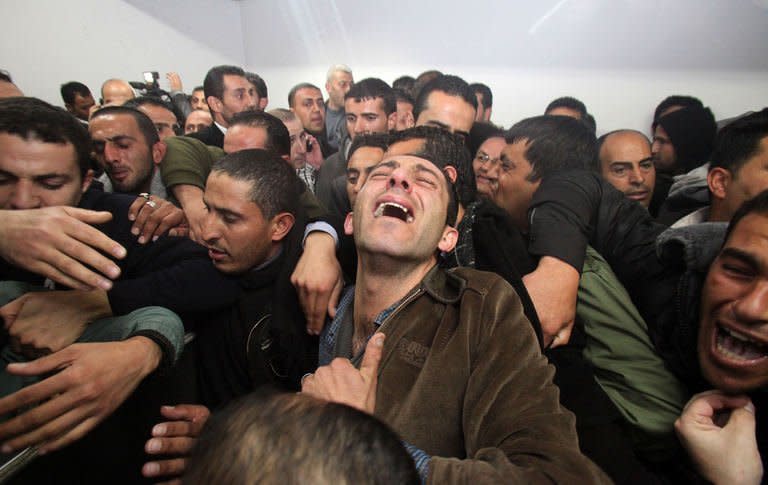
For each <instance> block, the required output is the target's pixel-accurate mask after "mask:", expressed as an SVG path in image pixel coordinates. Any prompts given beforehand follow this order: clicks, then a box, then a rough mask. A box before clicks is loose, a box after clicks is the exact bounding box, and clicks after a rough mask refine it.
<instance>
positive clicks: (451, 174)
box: [443, 165, 459, 184]
mask: <svg viewBox="0 0 768 485" xmlns="http://www.w3.org/2000/svg"><path fill="white" fill-rule="evenodd" d="M443 171H444V172H445V174H446V175H447V176H448V179H449V180H450V181H451V183H452V184H455V183H456V180H458V178H459V174H458V173H457V172H456V167H454V166H453V165H448V166H447V167H445V168H444V169H443Z"/></svg>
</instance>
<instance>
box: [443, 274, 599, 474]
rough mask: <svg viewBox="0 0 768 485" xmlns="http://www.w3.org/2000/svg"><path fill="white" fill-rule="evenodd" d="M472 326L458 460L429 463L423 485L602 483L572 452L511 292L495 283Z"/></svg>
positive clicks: (547, 372)
mask: <svg viewBox="0 0 768 485" xmlns="http://www.w3.org/2000/svg"><path fill="white" fill-rule="evenodd" d="M478 298H480V296H478ZM475 308H476V307H475ZM477 318H478V320H479V321H478V325H476V326H474V328H476V329H477V335H476V336H475V337H474V340H475V341H476V344H477V346H476V348H475V351H474V352H471V353H470V358H471V366H472V370H471V374H470V380H469V382H468V385H467V388H466V392H465V394H464V396H463V405H462V407H463V410H464V411H463V416H462V427H463V434H464V442H465V451H466V458H465V459H457V458H443V457H438V456H433V457H432V458H431V460H430V473H429V479H428V483H433V484H438V483H472V484H482V483H609V482H610V480H609V479H608V478H607V477H606V476H605V475H604V474H603V473H602V471H601V470H600V469H599V468H598V467H597V466H596V465H594V464H593V463H592V462H591V461H590V460H589V459H588V458H587V457H585V456H584V455H582V454H581V452H580V451H579V445H578V440H577V437H576V429H575V420H574V417H573V415H572V414H571V413H570V412H569V411H567V410H565V409H564V408H562V407H561V406H560V403H559V391H558V389H557V387H556V386H555V385H554V384H553V382H552V376H553V374H554V368H553V367H552V366H551V365H549V364H548V363H547V360H546V358H545V357H544V356H543V355H542V354H541V352H540V351H539V345H538V342H537V341H536V337H535V335H534V333H533V330H532V329H531V326H530V324H529V323H528V322H527V321H526V319H525V317H524V315H523V312H522V307H521V305H520V302H519V300H518V298H517V297H516V295H515V293H514V290H513V289H512V288H511V287H510V286H509V285H508V284H506V282H504V281H502V280H498V281H497V282H496V283H495V284H494V285H493V286H491V287H490V289H489V291H488V294H487V296H485V302H484V304H483V305H482V308H481V312H480V314H479V315H477Z"/></svg>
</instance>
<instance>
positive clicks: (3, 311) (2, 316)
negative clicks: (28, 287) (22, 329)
mask: <svg viewBox="0 0 768 485" xmlns="http://www.w3.org/2000/svg"><path fill="white" fill-rule="evenodd" d="M23 306H24V303H23V296H22V297H19V298H17V299H15V300H13V301H11V302H10V303H7V304H6V305H4V306H2V307H0V321H2V322H4V324H5V328H6V330H7V329H10V328H11V326H12V325H13V322H15V321H16V317H18V316H19V311H21V308H22V307H23Z"/></svg>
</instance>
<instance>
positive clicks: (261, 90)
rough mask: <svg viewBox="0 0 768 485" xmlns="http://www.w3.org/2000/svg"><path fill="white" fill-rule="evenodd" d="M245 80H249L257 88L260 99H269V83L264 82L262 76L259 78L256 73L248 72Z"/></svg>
mask: <svg viewBox="0 0 768 485" xmlns="http://www.w3.org/2000/svg"><path fill="white" fill-rule="evenodd" d="M245 79H247V80H248V82H249V83H251V84H253V85H254V86H255V87H256V93H257V94H258V95H259V97H260V98H266V97H267V94H268V91H267V83H265V82H264V79H262V78H261V76H259V75H258V74H256V73H255V72H246V73H245Z"/></svg>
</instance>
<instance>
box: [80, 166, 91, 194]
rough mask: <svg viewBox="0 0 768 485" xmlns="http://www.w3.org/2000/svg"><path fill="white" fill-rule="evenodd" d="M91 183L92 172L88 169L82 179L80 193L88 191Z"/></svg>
mask: <svg viewBox="0 0 768 485" xmlns="http://www.w3.org/2000/svg"><path fill="white" fill-rule="evenodd" d="M91 182H93V170H91V169H90V168H89V169H88V171H87V172H85V176H84V177H83V183H82V185H81V186H80V192H81V193H85V191H86V190H88V187H90V186H91Z"/></svg>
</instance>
